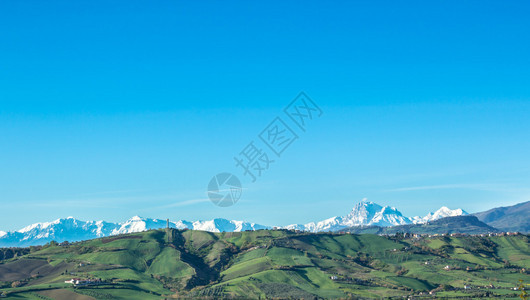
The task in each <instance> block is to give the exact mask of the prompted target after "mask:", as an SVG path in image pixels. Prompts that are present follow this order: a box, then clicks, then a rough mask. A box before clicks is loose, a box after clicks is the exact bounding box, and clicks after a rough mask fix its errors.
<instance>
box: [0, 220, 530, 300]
mask: <svg viewBox="0 0 530 300" xmlns="http://www.w3.org/2000/svg"><path fill="white" fill-rule="evenodd" d="M16 251H17V254H16V257H14V256H15V255H12V256H11V257H10V258H6V259H4V260H3V261H1V262H0V294H4V295H5V296H7V298H8V299H23V298H26V299H27V298H29V299H164V298H169V297H178V298H204V299H219V298H245V299H248V298H253V299H256V298H278V299H287V298H295V299H318V298H325V299H330V298H351V299H356V298H357V299H361V298H362V299H371V298H375V299H380V298H382V297H384V298H388V297H395V298H400V299H401V298H403V297H411V296H420V295H422V294H423V295H424V294H426V293H427V294H428V293H429V292H431V293H434V294H435V295H436V296H437V297H438V296H439V297H469V298H482V297H487V296H497V297H502V298H503V299H511V298H514V297H516V296H517V293H516V292H514V291H513V287H514V286H515V285H516V284H517V282H518V280H519V279H522V280H525V281H526V282H529V281H530V275H529V274H528V272H527V271H526V270H527V269H528V268H530V243H529V236H526V235H516V236H492V237H489V236H487V237H480V236H463V237H450V236H440V237H432V238H427V237H424V238H414V239H409V238H403V237H402V236H401V237H400V236H388V237H384V236H378V235H373V234H363V235H357V234H334V233H295V232H294V231H289V230H257V231H245V232H222V233H212V232H205V231H196V230H178V229H169V230H149V231H145V232H139V233H132V234H121V235H116V236H111V237H104V238H98V239H94V240H89V241H83V242H78V243H73V244H67V243H63V244H61V245H59V244H56V243H50V244H48V245H45V246H42V247H41V246H38V247H31V248H23V249H16ZM523 268H526V269H525V271H523ZM72 278H77V280H79V281H80V282H81V283H82V282H87V283H89V284H88V285H83V284H79V285H77V286H74V285H72V284H71V283H65V281H68V280H70V279H72ZM465 286H467V287H468V289H464V287H465ZM79 297H81V298H79Z"/></svg>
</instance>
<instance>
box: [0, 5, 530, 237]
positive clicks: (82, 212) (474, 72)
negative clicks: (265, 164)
mask: <svg viewBox="0 0 530 300" xmlns="http://www.w3.org/2000/svg"><path fill="white" fill-rule="evenodd" d="M529 13H530V5H529V4H528V2H526V1H509V2H502V3H501V2H498V1H437V2H433V1H429V2H425V1H418V2H395V1H388V2H386V1H384V2H383V1H334V2H323V1H322V2H314V1H241V2H231V1H212V2H205V1H201V2H200V3H199V2H197V1H188V2H184V1H150V2H145V1H110V2H109V1H54V2H43V1H2V2H1V3H0V28H1V30H0V41H1V42H0V133H1V134H0V230H4V231H5V230H15V229H19V228H20V227H22V226H24V225H27V224H30V223H33V222H37V221H48V220H53V219H56V218H59V217H67V216H74V217H77V218H80V219H84V220H92V219H104V220H108V221H124V220H125V219H128V218H129V217H131V216H133V215H141V216H145V217H154V218H166V217H169V218H171V219H174V220H176V219H188V220H195V219H210V218H214V217H224V218H229V219H244V220H249V221H253V222H258V223H261V224H267V225H277V224H278V225H286V224H288V223H305V222H308V221H313V220H321V219H323V218H327V217H331V216H334V215H343V214H346V213H347V212H348V211H349V210H350V208H351V207H352V206H353V205H354V203H355V202H358V201H360V200H361V199H363V198H368V200H371V201H374V202H377V203H379V204H382V205H392V206H396V207H397V208H399V209H400V210H401V211H402V212H403V213H404V214H406V215H424V214H426V213H427V212H429V211H433V210H436V209H437V208H439V207H440V206H441V205H447V206H449V207H451V208H456V207H461V208H463V209H465V210H467V211H470V212H474V211H480V210H484V209H488V208H491V207H495V206H501V205H510V204H515V203H518V202H522V201H527V200H530V158H529V153H530V151H529V149H530V122H529V116H530V55H529V53H530V39H528V37H529V36H530V19H529V18H528V15H529ZM300 91H306V92H307V93H308V94H309V95H310V96H311V97H312V98H313V99H314V100H315V102H316V103H317V104H318V105H319V106H320V107H321V108H322V110H323V111H324V114H323V115H322V117H321V118H319V119H316V120H315V121H314V122H311V124H310V125H309V127H308V130H307V132H306V133H304V134H300V139H299V140H297V141H296V142H295V143H293V144H292V145H291V146H290V147H289V149H288V150H287V151H286V152H285V153H284V155H282V157H281V158H280V159H278V160H277V161H276V162H275V163H273V164H272V165H271V167H270V169H269V170H268V171H266V172H265V173H264V174H263V175H262V177H261V178H259V179H258V180H257V181H256V182H255V183H253V184H252V183H250V182H249V181H248V179H247V178H245V177H244V176H243V175H242V173H241V172H240V170H239V169H237V168H236V167H235V166H234V161H233V157H234V156H235V155H237V154H238V153H239V152H240V151H241V150H242V149H243V148H244V147H245V146H246V145H247V144H248V143H249V142H250V141H252V140H256V139H257V135H258V134H259V133H260V132H261V131H262V130H263V129H264V128H265V126H267V124H269V122H270V121H272V119H274V118H275V117H276V116H282V109H283V108H284V107H285V106H286V105H287V104H288V103H289V102H290V101H291V100H292V99H293V98H294V97H295V96H296V95H297V94H298V93H299V92H300ZM221 171H227V172H233V173H234V174H236V175H238V176H239V177H240V179H242V181H243V185H244V186H245V190H244V194H243V197H242V198H241V200H240V201H239V202H238V203H237V204H236V205H234V206H231V207H228V208H220V207H217V206H215V205H213V204H212V203H210V202H209V201H207V200H206V199H207V197H206V193H205V191H206V186H207V184H208V181H209V180H210V178H211V177H212V176H213V175H215V174H216V173H218V172H221ZM238 172H239V173H238Z"/></svg>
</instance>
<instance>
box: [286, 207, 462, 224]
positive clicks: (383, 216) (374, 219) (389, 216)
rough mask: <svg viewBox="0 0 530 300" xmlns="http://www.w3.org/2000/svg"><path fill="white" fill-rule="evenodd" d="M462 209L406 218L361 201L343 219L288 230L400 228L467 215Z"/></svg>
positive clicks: (438, 211) (445, 209)
mask: <svg viewBox="0 0 530 300" xmlns="http://www.w3.org/2000/svg"><path fill="white" fill-rule="evenodd" d="M467 214H468V213H467V212H465V211H464V210H462V209H454V210H451V209H449V208H447V207H445V206H444V207H442V208H440V209H439V210H437V211H436V212H434V213H432V212H431V213H429V214H427V215H426V216H425V217H405V216H403V214H402V213H401V212H400V211H399V210H397V209H396V208H395V207H390V206H381V205H379V204H377V203H374V202H367V201H364V200H363V201H361V202H359V203H357V204H356V205H355V206H354V207H353V209H352V210H351V212H350V213H349V214H347V215H346V216H343V217H332V218H329V219H326V220H323V221H320V222H311V223H307V224H292V225H288V226H286V227H285V228H286V229H296V230H303V231H309V232H320V231H337V230H340V229H343V228H348V227H355V226H380V227H389V226H398V225H406V224H423V223H427V222H430V221H434V220H438V219H441V218H445V217H454V216H461V215H467Z"/></svg>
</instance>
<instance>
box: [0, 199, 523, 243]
mask: <svg viewBox="0 0 530 300" xmlns="http://www.w3.org/2000/svg"><path fill="white" fill-rule="evenodd" d="M467 215H468V213H467V212H465V211H464V210H462V209H449V208H447V207H445V206H444V207H441V208H440V209H438V210H437V211H435V212H431V213H429V214H427V215H426V216H423V217H418V216H416V217H406V216H403V214H402V213H401V212H400V211H399V210H397V209H396V208H394V207H390V206H381V205H379V204H377V203H374V202H368V201H364V200H363V201H361V202H359V203H357V204H356V205H355V206H354V207H353V209H352V210H351V211H350V213H348V214H347V215H345V216H335V217H332V218H328V219H325V220H323V221H318V222H310V223H307V224H291V225H288V226H285V227H277V228H282V229H294V230H302V231H307V232H322V231H344V230H347V231H350V232H359V230H361V229H362V228H364V229H362V230H361V231H363V232H372V233H390V232H395V231H396V230H399V231H401V232H424V233H428V232H433V233H438V231H444V230H445V231H446V232H449V231H450V232H468V233H482V232H493V231H496V230H497V229H500V230H503V231H521V232H528V231H530V221H529V218H528V217H527V216H528V215H530V201H529V202H525V203H521V204H518V205H515V206H512V207H501V208H496V209H492V210H489V211H486V212H481V213H476V214H474V216H476V218H478V219H476V218H475V217H472V218H471V216H469V217H468V218H463V219H454V218H451V217H458V216H467ZM442 219H444V220H445V219H447V220H453V221H455V222H454V224H453V225H452V226H449V225H448V224H447V222H448V221H444V222H442V223H433V222H434V221H437V220H442ZM456 220H458V222H456ZM479 220H480V221H479ZM481 221H483V222H484V223H485V224H484V223H482V222H481ZM479 223H480V224H479ZM432 224H434V225H432ZM439 225H440V226H439ZM166 226H167V221H166V220H159V219H149V218H142V217H139V216H135V217H132V218H131V219H129V220H127V221H125V222H122V223H111V222H105V221H81V220H77V219H75V218H73V217H68V218H64V219H57V220H55V221H52V222H45V223H35V224H32V225H30V226H27V227H24V228H22V229H20V230H17V231H11V232H3V231H0V247H24V246H32V245H42V244H46V243H48V242H50V241H52V240H55V241H57V242H63V241H70V242H73V241H80V240H89V239H94V238H99V237H105V236H112V235H118V234H124V233H133V232H141V231H145V230H149V229H157V228H165V227H166ZM169 227H171V228H176V229H185V228H187V229H194V230H203V231H209V232H240V231H247V230H259V229H271V228H274V227H272V226H266V225H260V224H256V223H250V222H245V221H236V220H227V219H222V218H218V219H213V220H207V221H203V220H198V221H186V220H179V221H177V222H169ZM468 227H469V228H473V229H472V230H471V229H469V228H468ZM369 228H371V229H369ZM466 228H467V229H466Z"/></svg>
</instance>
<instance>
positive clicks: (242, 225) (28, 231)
mask: <svg viewBox="0 0 530 300" xmlns="http://www.w3.org/2000/svg"><path fill="white" fill-rule="evenodd" d="M166 226H167V221H166V220H158V219H149V218H143V217H140V216H134V217H132V218H130V219H129V220H127V221H125V222H123V223H109V222H105V221H80V220H77V219H75V218H73V217H68V218H66V219H57V220H55V221H52V222H44V223H35V224H33V225H30V226H27V227H24V228H22V229H20V230H18V231H13V232H3V231H0V247H12V246H17V247H23V246H31V245H42V244H46V243H48V242H50V241H52V240H54V241H57V242H63V241H70V242H74V241H81V240H88V239H94V238H99V237H105V236H110V235H117V234H124V233H133V232H140V231H145V230H150V229H159V228H166ZM169 226H170V227H171V228H178V229H185V228H188V229H195V230H205V231H211V232H224V231H245V230H258V229H267V228H269V227H267V226H263V225H259V224H255V223H248V222H244V221H230V220H226V219H214V220H209V221H202V220H201V221H195V222H189V221H186V220H179V221H177V222H170V223H169Z"/></svg>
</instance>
